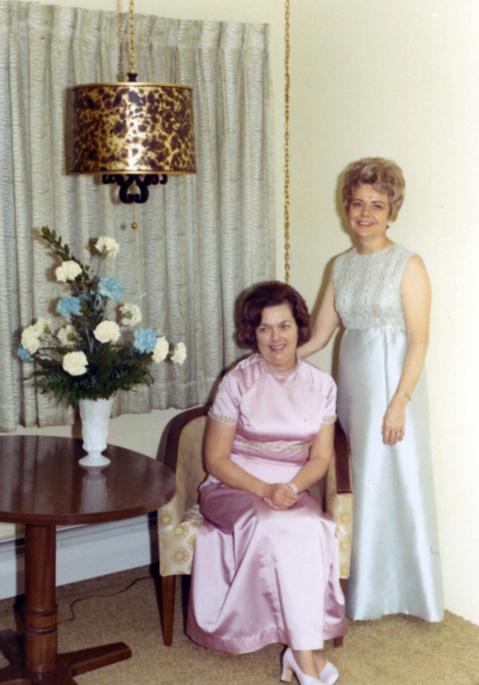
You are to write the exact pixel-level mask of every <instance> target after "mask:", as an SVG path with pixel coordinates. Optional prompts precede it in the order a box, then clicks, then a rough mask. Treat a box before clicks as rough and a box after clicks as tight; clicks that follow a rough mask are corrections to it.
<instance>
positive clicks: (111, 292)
mask: <svg viewBox="0 0 479 685" xmlns="http://www.w3.org/2000/svg"><path fill="white" fill-rule="evenodd" d="M98 292H99V293H100V295H101V296H102V297H108V298H109V299H110V300H120V299H121V298H122V297H123V293H124V292H125V287H124V286H123V285H122V284H121V283H120V281H119V280H118V278H113V277H111V276H104V277H103V278H100V283H99V285H98Z"/></svg>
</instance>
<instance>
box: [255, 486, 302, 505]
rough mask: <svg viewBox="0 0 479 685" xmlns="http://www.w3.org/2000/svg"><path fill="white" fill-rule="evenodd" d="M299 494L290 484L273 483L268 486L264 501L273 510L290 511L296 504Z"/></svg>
mask: <svg viewBox="0 0 479 685" xmlns="http://www.w3.org/2000/svg"><path fill="white" fill-rule="evenodd" d="M298 499H299V494H296V493H295V491H294V490H293V488H292V487H291V486H290V485H289V484H288V483H271V484H268V485H267V486H266V493H265V495H264V496H263V500H264V501H265V502H266V504H269V506H270V507H271V508H272V509H283V510H284V509H290V508H291V507H292V506H294V505H295V504H296V502H297V501H298Z"/></svg>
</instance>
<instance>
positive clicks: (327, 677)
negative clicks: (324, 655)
mask: <svg viewBox="0 0 479 685" xmlns="http://www.w3.org/2000/svg"><path fill="white" fill-rule="evenodd" d="M325 661H326V663H325V665H324V666H323V668H322V669H321V671H320V672H319V679H320V681H321V682H322V683H324V685H334V683H335V682H336V681H337V679H338V678H339V671H338V669H337V668H336V666H334V664H332V663H331V662H330V661H328V660H327V659H325Z"/></svg>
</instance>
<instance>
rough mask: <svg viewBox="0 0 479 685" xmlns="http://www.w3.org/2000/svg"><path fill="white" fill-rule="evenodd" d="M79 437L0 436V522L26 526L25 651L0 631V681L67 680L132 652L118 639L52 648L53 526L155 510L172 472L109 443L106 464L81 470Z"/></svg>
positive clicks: (169, 490)
mask: <svg viewBox="0 0 479 685" xmlns="http://www.w3.org/2000/svg"><path fill="white" fill-rule="evenodd" d="M83 454H84V453H83V450H82V441H81V440H74V439H70V438H56V437H46V436H20V435H11V436H10V435H7V436H0V484H1V485H0V521H7V522H13V523H22V524H24V525H25V606H24V634H23V649H22V642H21V640H20V637H19V636H18V635H16V634H15V633H14V632H13V631H11V630H6V631H3V632H2V633H0V649H1V651H2V652H3V653H4V655H5V657H6V658H7V660H8V662H9V666H7V667H6V668H3V669H2V670H0V683H9V684H10V685H27V684H29V683H31V684H38V685H40V683H41V685H67V684H68V685H71V684H72V683H73V684H74V683H75V681H74V680H73V676H74V675H78V674H80V673H84V672H85V671H90V670H93V669H95V668H100V667H101V666H106V665H108V664H112V663H114V662H116V661H120V660H121V659H127V658H129V657H130V656H131V651H130V649H129V647H128V646H127V645H126V644H125V643H123V642H117V643H114V644H110V645H103V646H100V647H92V648H90V649H83V650H79V651H75V652H68V653H65V654H58V653H57V607H56V601H55V556H56V526H57V525H64V524H78V523H100V522H102V521H116V520H120V519H125V518H129V517H131V516H138V515H139V514H145V513H147V512H150V511H154V510H155V509H157V508H158V507H160V506H161V505H163V504H165V503H166V502H168V501H169V500H170V499H171V498H172V497H173V495H174V492H175V476H174V473H173V471H171V469H169V468H168V467H166V466H164V465H163V464H160V463H159V462H157V461H156V460H154V459H151V458H149V457H146V456H145V455H143V454H138V453H137V452H133V451H131V450H127V449H123V448H121V447H114V446H112V445H108V447H107V449H106V455H107V456H108V457H109V458H110V459H111V464H110V465H109V466H107V467H106V468H105V469H102V470H101V471H98V470H96V469H84V468H82V467H80V466H79V465H78V459H79V458H80V457H81V456H82V455H83Z"/></svg>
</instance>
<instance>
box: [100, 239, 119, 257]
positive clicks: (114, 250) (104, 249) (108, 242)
mask: <svg viewBox="0 0 479 685" xmlns="http://www.w3.org/2000/svg"><path fill="white" fill-rule="evenodd" d="M95 248H96V249H97V250H98V252H100V253H101V254H110V255H112V257H116V255H117V254H118V252H119V250H120V246H119V245H118V243H117V242H116V240H115V239H114V238H109V237H108V236H107V235H102V236H100V237H99V238H98V240H97V241H96V243H95Z"/></svg>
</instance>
